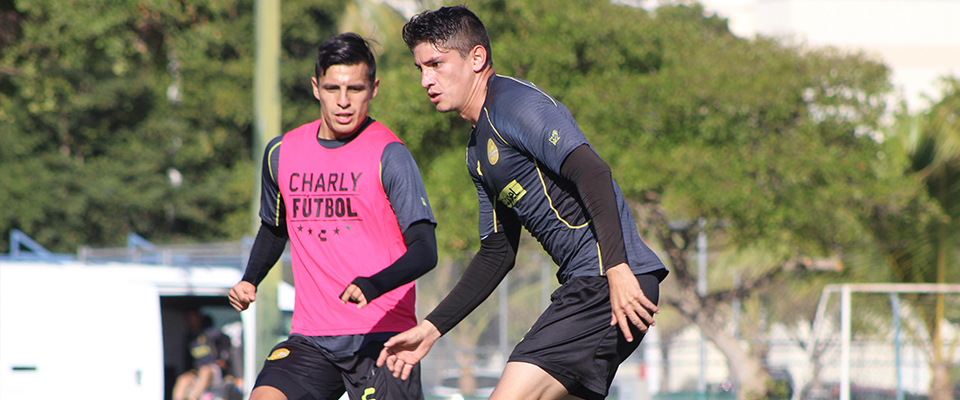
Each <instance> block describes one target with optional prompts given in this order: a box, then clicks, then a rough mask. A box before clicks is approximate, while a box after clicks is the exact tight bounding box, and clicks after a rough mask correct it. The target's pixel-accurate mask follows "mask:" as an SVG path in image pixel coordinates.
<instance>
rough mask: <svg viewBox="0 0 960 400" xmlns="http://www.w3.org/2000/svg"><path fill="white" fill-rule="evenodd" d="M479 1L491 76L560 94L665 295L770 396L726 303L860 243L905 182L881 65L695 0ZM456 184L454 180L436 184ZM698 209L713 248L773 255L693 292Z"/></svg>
mask: <svg viewBox="0 0 960 400" xmlns="http://www.w3.org/2000/svg"><path fill="white" fill-rule="evenodd" d="M471 8H472V9H473V10H474V11H476V12H477V13H478V14H479V16H480V17H481V19H483V20H484V22H485V24H486V25H487V28H488V31H489V33H490V36H491V41H492V45H493V62H494V65H495V67H496V68H497V72H498V73H502V74H507V75H512V76H516V77H519V78H522V79H526V80H529V81H531V82H533V83H535V84H537V85H538V86H540V87H541V88H543V89H544V90H545V91H547V92H548V93H551V94H553V95H554V96H556V97H557V98H558V99H559V100H560V101H562V102H563V103H564V104H565V105H566V106H567V107H568V108H569V109H570V110H571V112H572V113H573V114H574V117H575V118H577V121H578V123H579V124H580V127H581V129H583V131H584V132H585V133H586V134H587V137H588V138H589V139H590V140H591V142H592V144H593V145H594V147H595V148H596V149H597V151H598V152H599V153H600V155H601V156H602V157H603V158H604V159H605V160H607V162H608V163H609V164H611V167H612V168H613V170H614V175H615V177H616V178H617V180H618V182H619V183H620V185H621V187H622V189H623V191H624V193H625V194H626V195H627V196H628V198H629V199H630V200H631V201H632V202H633V204H634V205H635V207H634V208H635V214H636V216H637V217H638V218H639V220H640V225H641V230H642V231H644V232H646V234H645V235H644V236H645V239H647V240H648V241H649V242H651V243H655V244H656V245H657V246H659V247H660V248H662V249H663V250H662V252H661V255H662V256H663V258H664V259H665V260H666V261H667V262H668V263H669V264H670V266H671V270H672V275H671V277H670V278H668V281H666V282H665V285H667V286H665V288H664V291H663V293H664V294H663V299H662V300H663V301H664V302H666V303H668V304H670V305H673V306H674V307H675V308H676V309H677V310H679V312H680V313H681V314H682V315H684V316H685V317H686V318H687V319H688V320H690V321H692V322H695V323H697V324H698V325H700V326H701V328H702V329H703V330H704V331H706V332H708V335H710V336H709V338H710V339H711V340H712V341H713V342H714V343H715V344H717V345H718V347H719V348H721V349H722V350H723V351H724V353H725V354H726V355H727V357H728V359H729V365H730V367H731V368H730V369H731V373H732V374H733V375H734V378H735V379H737V380H738V381H739V383H740V388H741V389H742V390H741V395H742V396H743V397H747V396H764V395H765V394H766V393H767V392H766V391H767V388H766V386H765V378H766V373H765V372H764V369H763V367H764V365H763V364H764V362H763V361H764V360H763V359H762V358H761V357H762V352H754V353H751V352H750V351H746V350H744V349H742V347H741V346H740V343H739V341H737V340H735V338H733V337H731V335H730V334H729V330H728V329H724V328H725V324H726V320H725V316H726V315H728V310H727V311H725V310H724V309H723V308H722V307H723V305H724V304H728V300H730V299H732V298H735V297H741V298H746V297H748V295H749V294H750V293H752V292H753V291H754V290H759V289H760V288H762V287H764V286H765V285H768V284H770V283H772V282H777V281H778V280H779V279H782V278H783V277H784V276H786V275H788V274H795V273H800V272H789V271H786V269H785V268H784V267H785V266H787V265H797V264H798V263H797V262H791V261H792V260H796V259H800V258H801V257H821V256H835V255H838V254H840V255H842V254H843V253H844V251H845V250H846V249H847V248H849V247H855V246H861V245H863V244H864V239H863V237H864V233H865V229H864V227H863V226H862V225H861V224H860V221H861V217H862V216H863V214H864V213H865V212H866V210H868V209H869V208H870V206H871V205H872V204H873V203H874V202H878V201H879V200H878V199H881V198H883V196H884V195H886V194H887V193H888V192H890V191H891V190H892V189H891V188H892V187H897V185H899V179H900V178H898V177H896V176H883V175H882V174H881V172H882V168H880V166H879V164H883V163H884V162H883V161H882V160H879V159H878V157H877V154H878V151H879V150H880V144H879V143H878V142H877V141H876V140H874V138H873V136H874V135H873V133H874V132H875V131H876V130H877V128H878V126H879V120H880V117H881V116H882V115H883V113H884V111H885V108H884V103H883V96H884V95H885V94H886V93H887V92H888V91H889V88H890V86H889V83H888V81H887V77H888V73H889V72H888V70H887V68H886V67H885V66H883V65H882V64H879V63H876V62H872V61H869V59H868V58H867V57H865V56H863V55H860V54H847V53H842V52H839V51H837V50H832V49H816V48H814V49H810V48H803V47H800V46H790V45H785V44H782V43H779V42H777V41H774V40H770V39H764V38H759V39H756V40H745V39H741V38H737V37H735V36H733V35H732V34H731V33H730V32H729V30H728V29H727V25H726V21H724V20H722V19H718V18H715V17H706V16H704V11H703V9H702V8H701V7H700V6H697V5H694V6H683V5H672V6H663V7H660V8H658V9H657V10H656V11H655V12H654V13H647V12H645V11H643V10H641V9H637V8H631V7H627V6H620V5H611V4H610V3H609V2H603V1H586V0H581V1H570V2H562V3H556V2H548V3H544V2H537V1H509V2H508V1H495V0H489V1H481V2H479V3H477V4H472V5H471ZM463 135H464V137H465V136H466V131H465V130H464V133H463ZM457 151H462V150H457ZM451 158H452V156H451ZM463 175H464V177H463V178H458V179H462V180H463V181H465V180H466V178H465V174H463ZM451 176H452V174H451ZM433 178H434V177H431V179H433ZM444 179H445V178H444ZM453 185H461V183H460V181H456V182H454V181H447V180H441V179H437V180H432V181H431V182H428V187H438V186H451V187H452V186H453ZM464 185H465V184H464ZM464 187H465V186H464ZM463 190H469V189H463ZM445 211H446V210H443V209H441V210H439V211H438V212H445ZM466 211H470V213H469V214H468V213H467V212H466ZM472 211H473V210H450V212H452V213H458V215H464V218H463V219H457V220H458V221H461V220H464V219H466V218H473V213H472ZM701 218H703V219H705V220H706V221H708V222H709V223H708V225H707V229H709V232H708V233H709V236H710V237H711V238H712V240H711V243H712V244H711V250H723V249H734V250H736V249H748V248H750V249H759V250H758V251H761V252H762V253H764V254H766V256H765V257H766V259H767V261H766V262H765V263H763V264H760V265H741V266H737V267H736V268H739V269H742V270H743V275H742V276H743V283H742V285H741V286H740V287H738V288H735V289H734V288H729V290H724V289H721V290H717V291H713V292H711V293H709V294H708V295H707V296H706V297H701V296H699V295H697V293H696V290H695V288H696V275H695V273H694V271H693V269H692V268H690V265H689V264H690V260H692V259H694V258H693V255H694V253H695V248H696V247H695V238H696V235H697V233H699V231H700V228H699V227H698V225H696V224H694V223H690V222H695V221H697V220H699V219H701ZM682 221H686V222H687V223H686V224H674V222H682ZM441 223H443V221H442V220H441ZM469 243H475V240H471V241H469ZM800 265H803V263H800Z"/></svg>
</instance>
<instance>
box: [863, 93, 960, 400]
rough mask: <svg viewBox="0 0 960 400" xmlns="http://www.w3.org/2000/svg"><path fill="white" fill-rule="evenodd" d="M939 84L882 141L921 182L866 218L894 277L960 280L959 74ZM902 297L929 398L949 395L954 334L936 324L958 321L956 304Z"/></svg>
mask: <svg viewBox="0 0 960 400" xmlns="http://www.w3.org/2000/svg"><path fill="white" fill-rule="evenodd" d="M942 83H943V87H944V90H943V92H942V93H941V99H940V100H939V101H938V102H937V103H935V104H933V105H932V106H931V107H930V108H929V109H928V110H924V111H922V112H919V113H917V114H913V115H911V114H909V113H907V112H905V111H904V112H901V114H900V116H899V120H898V123H897V124H896V125H895V126H894V127H893V129H891V131H890V133H891V137H890V138H889V139H888V140H887V141H886V146H885V147H886V148H885V150H886V153H887V154H889V155H890V156H891V158H893V159H894V160H895V161H897V162H898V163H897V164H895V165H898V166H901V167H902V170H901V171H902V172H901V173H903V174H905V175H906V176H907V177H908V178H910V179H913V180H915V182H916V183H918V184H919V185H920V186H921V187H922V188H923V190H922V191H919V192H907V193H902V194H901V196H899V197H898V198H896V200H897V202H891V203H888V204H878V205H877V206H876V207H875V208H874V212H873V214H872V218H871V219H870V220H869V221H868V226H869V227H870V228H871V230H872V231H873V233H874V235H875V237H876V240H877V242H878V244H879V248H880V253H881V255H882V256H883V257H884V258H885V260H886V262H887V265H888V266H889V267H890V268H889V271H888V274H887V275H885V276H886V277H888V278H889V279H890V280H892V281H895V282H903V283H947V282H952V283H956V282H960V268H957V265H960V253H958V252H957V251H956V249H957V248H958V247H960V79H958V78H956V77H947V78H944V79H943V80H942ZM905 300H907V301H909V302H911V303H912V304H913V305H914V310H915V313H914V314H915V316H916V317H917V318H918V319H919V320H920V321H921V322H922V324H923V327H924V329H923V332H920V334H921V336H922V337H923V338H924V339H925V340H924V342H925V343H926V345H927V357H928V359H929V360H930V369H931V372H932V376H933V379H932V380H931V388H930V393H931V398H932V399H936V400H947V399H952V398H953V395H952V390H953V388H952V387H951V385H950V382H951V374H950V364H951V362H952V361H951V360H953V356H954V354H956V351H957V348H958V346H960V338H957V337H953V338H950V337H944V333H943V329H944V325H945V324H946V323H947V321H950V320H952V321H957V320H960V314H958V313H957V312H956V310H957V309H958V305H957V304H946V300H945V298H944V296H943V295H942V294H939V295H914V296H905ZM931 304H932V307H930V306H929V305H931Z"/></svg>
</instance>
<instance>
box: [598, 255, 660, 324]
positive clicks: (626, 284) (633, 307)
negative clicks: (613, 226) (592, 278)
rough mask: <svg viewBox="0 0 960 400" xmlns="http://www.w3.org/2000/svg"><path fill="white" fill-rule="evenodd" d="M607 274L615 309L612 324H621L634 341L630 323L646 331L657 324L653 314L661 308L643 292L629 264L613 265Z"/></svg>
mask: <svg viewBox="0 0 960 400" xmlns="http://www.w3.org/2000/svg"><path fill="white" fill-rule="evenodd" d="M606 275H607V282H608V283H609V284H610V307H611V308H612V309H613V310H612V311H613V315H612V316H611V318H610V326H614V325H620V330H621V331H622V332H623V336H624V337H625V338H626V339H627V341H628V342H632V341H633V333H631V332H630V324H633V325H634V326H636V327H637V328H638V329H640V332H643V333H646V332H647V329H648V328H649V327H651V326H654V325H656V324H657V322H656V321H654V320H653V315H654V314H657V313H659V312H660V309H659V308H657V305H656V304H653V302H652V301H650V299H648V298H647V296H645V295H644V294H643V290H642V289H640V283H639V282H637V277H636V276H634V275H633V271H631V270H630V266H629V265H627V264H619V265H616V266H613V267H611V268H609V269H607V273H606Z"/></svg>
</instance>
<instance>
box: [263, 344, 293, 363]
mask: <svg viewBox="0 0 960 400" xmlns="http://www.w3.org/2000/svg"><path fill="white" fill-rule="evenodd" d="M289 355H290V350H287V349H284V348H282V347H281V348H279V349H276V350H274V351H273V353H270V357H267V360H270V361H273V360H279V359H281V358H284V357H286V356H289Z"/></svg>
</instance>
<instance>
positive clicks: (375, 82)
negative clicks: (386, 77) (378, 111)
mask: <svg viewBox="0 0 960 400" xmlns="http://www.w3.org/2000/svg"><path fill="white" fill-rule="evenodd" d="M378 89H380V78H375V79H374V80H373V83H372V84H370V90H372V91H373V94H372V95H371V96H370V98H371V99H373V98H374V97H377V90H378Z"/></svg>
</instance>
